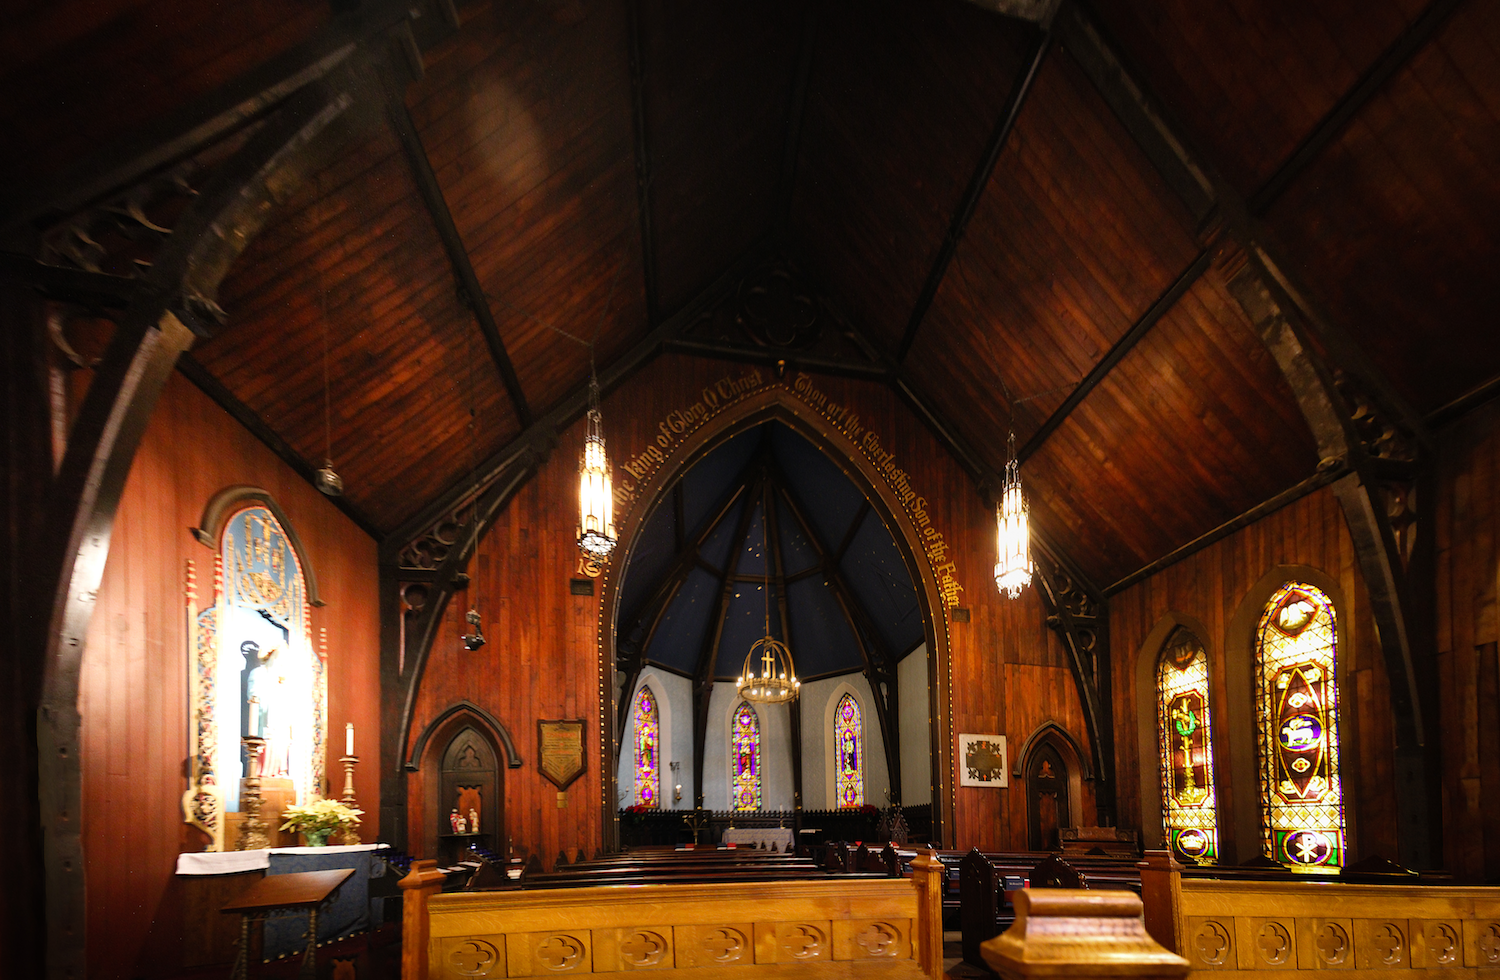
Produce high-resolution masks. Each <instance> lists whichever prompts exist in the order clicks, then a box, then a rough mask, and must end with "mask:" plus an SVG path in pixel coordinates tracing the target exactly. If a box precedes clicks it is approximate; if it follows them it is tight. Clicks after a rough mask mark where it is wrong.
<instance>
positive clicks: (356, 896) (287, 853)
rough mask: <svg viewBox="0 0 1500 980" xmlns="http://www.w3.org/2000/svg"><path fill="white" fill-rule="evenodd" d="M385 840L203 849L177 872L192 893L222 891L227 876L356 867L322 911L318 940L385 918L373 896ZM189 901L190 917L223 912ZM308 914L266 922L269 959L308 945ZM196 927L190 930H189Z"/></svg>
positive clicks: (183, 860)
mask: <svg viewBox="0 0 1500 980" xmlns="http://www.w3.org/2000/svg"><path fill="white" fill-rule="evenodd" d="M386 850H389V848H388V846H387V845H385V844H352V845H347V846H333V847H272V848H264V849H261V850H255V851H204V852H196V853H185V854H179V855H178V856H177V876H178V879H179V881H180V882H181V883H182V884H183V886H184V888H185V890H186V891H187V892H188V894H189V895H192V894H194V893H200V892H201V893H202V894H203V895H204V896H205V899H206V896H207V895H208V894H210V893H213V894H218V893H220V892H221V891H222V890H223V889H224V887H225V884H224V883H225V880H226V879H227V877H228V876H242V877H243V879H244V884H243V887H248V886H249V884H252V883H253V882H254V881H257V880H259V879H260V878H262V877H269V876H273V875H283V874H294V873H297V872H301V871H332V870H338V869H345V868H347V869H352V870H353V871H354V875H353V876H352V877H351V878H350V879H349V880H348V881H347V882H345V883H344V886H343V887H342V888H340V889H339V892H338V894H337V896H335V898H334V900H333V901H332V902H331V903H330V904H329V905H328V906H327V907H326V908H324V909H323V910H322V911H321V912H320V913H319V914H318V943H319V944H320V945H321V944H322V943H326V942H330V941H332V940H335V939H342V938H344V937H345V936H351V935H354V934H356V933H360V932H366V931H368V930H370V929H373V928H375V927H377V926H379V925H381V924H382V922H383V921H384V899H383V898H382V897H380V896H374V897H372V896H371V893H370V882H371V881H372V880H374V879H377V878H380V877H383V876H384V875H385V873H386V863H385V860H384V857H383V853H382V852H384V851H386ZM196 904H198V903H195V902H192V901H189V902H188V903H187V904H186V907H185V911H186V913H187V914H188V915H189V916H197V915H200V914H201V915H204V916H218V909H219V905H220V904H222V903H215V902H213V901H212V900H207V899H206V901H205V902H204V903H203V904H205V905H212V907H211V908H201V909H199V908H195V905H196ZM306 929H307V916H305V915H287V916H279V917H276V918H271V919H267V920H266V922H265V933H264V942H263V946H262V950H263V952H262V957H263V959H264V960H265V961H267V962H269V961H271V960H274V959H278V958H280V957H283V956H287V955H289V954H292V953H296V952H299V951H301V950H302V949H303V947H304V945H305V941H304V939H303V934H304V933H305V931H306ZM189 931H190V932H191V930H189Z"/></svg>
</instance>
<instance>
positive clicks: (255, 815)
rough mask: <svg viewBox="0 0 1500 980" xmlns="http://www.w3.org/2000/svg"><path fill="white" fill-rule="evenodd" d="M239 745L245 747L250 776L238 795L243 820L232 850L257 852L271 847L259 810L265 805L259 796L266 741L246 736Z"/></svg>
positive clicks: (253, 736)
mask: <svg viewBox="0 0 1500 980" xmlns="http://www.w3.org/2000/svg"><path fill="white" fill-rule="evenodd" d="M240 744H241V745H243V746H244V747H245V753H246V757H247V759H248V761H249V765H248V766H247V769H248V770H249V773H250V774H249V775H247V776H246V777H245V782H244V792H243V793H241V795H240V812H242V813H243V814H244V815H245V819H244V820H243V821H242V822H241V823H240V839H239V840H238V841H236V842H235V845H234V849H235V850H237V851H258V850H260V849H261V848H264V847H270V846H271V836H270V834H268V833H267V832H266V831H267V830H268V829H269V828H268V827H267V826H266V822H265V821H264V820H262V819H261V818H260V808H261V807H262V806H264V805H265V800H263V799H262V798H261V795H260V775H261V773H260V768H261V752H262V751H263V750H264V749H265V747H266V740H265V739H263V738H261V737H260V736H259V735H246V736H244V737H243V738H241V739H240Z"/></svg>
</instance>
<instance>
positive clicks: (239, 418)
mask: <svg viewBox="0 0 1500 980" xmlns="http://www.w3.org/2000/svg"><path fill="white" fill-rule="evenodd" d="M177 373H178V374H181V375H182V376H183V377H184V378H187V379H188V380H189V381H191V382H192V383H193V384H194V385H196V386H197V388H198V390H199V391H201V392H203V393H204V394H205V395H207V396H208V397H209V399H210V400H211V401H212V402H213V403H214V404H215V405H218V406H219V407H220V408H222V409H223V410H224V411H226V412H228V413H229V415H230V417H231V418H233V419H234V420H235V421H236V422H238V423H239V424H240V425H242V426H244V427H245V428H246V429H248V430H249V432H250V434H251V435H253V436H255V438H257V439H259V440H260V441H261V443H262V444H263V445H264V446H265V447H266V448H267V449H269V450H271V452H273V453H275V454H276V455H277V457H278V458H280V460H281V461H282V462H283V463H285V464H286V465H287V466H289V467H291V469H292V472H294V473H296V474H297V475H298V476H300V477H301V478H302V479H304V480H306V481H307V482H308V483H309V484H310V485H312V486H317V482H318V481H317V467H315V466H313V465H312V464H311V463H309V462H308V461H307V460H306V459H305V458H304V457H303V456H302V454H301V453H299V452H297V450H295V449H293V448H292V446H291V443H289V442H287V441H286V440H285V439H283V438H281V436H279V435H277V434H276V432H275V430H273V429H272V428H271V427H270V426H269V425H267V424H266V421H265V419H263V418H261V417H260V416H259V415H257V414H256V413H255V411H254V410H253V409H251V408H250V406H249V405H246V404H245V403H244V402H242V401H240V400H239V399H238V398H236V397H235V395H234V392H232V391H230V390H229V389H228V388H226V387H224V383H223V382H222V381H220V380H219V379H218V378H216V377H214V376H213V375H212V374H209V373H208V370H207V369H206V368H204V366H203V365H202V364H200V363H198V361H197V359H196V358H194V357H193V356H192V354H183V355H182V356H181V357H180V358H178V359H177ZM328 502H329V503H331V504H333V506H335V507H337V508H338V509H339V510H340V511H342V512H343V514H344V516H345V517H347V518H349V519H350V520H351V521H353V522H354V523H355V524H357V525H359V527H360V530H362V531H364V532H365V533H366V534H368V535H369V536H370V537H372V538H374V539H375V540H376V541H379V540H380V539H381V533H380V528H379V527H377V526H376V525H375V522H374V521H373V520H371V519H370V516H369V515H368V514H366V513H365V512H364V511H362V510H360V509H359V507H358V506H357V505H356V504H354V503H353V502H352V501H351V500H350V499H349V498H348V497H344V496H339V497H329V498H328Z"/></svg>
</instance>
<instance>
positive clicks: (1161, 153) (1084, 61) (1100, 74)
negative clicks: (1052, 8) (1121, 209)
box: [1053, 3, 1218, 221]
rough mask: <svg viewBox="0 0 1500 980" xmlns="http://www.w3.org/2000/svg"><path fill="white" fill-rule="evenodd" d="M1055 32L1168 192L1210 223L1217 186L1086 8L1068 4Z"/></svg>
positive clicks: (1060, 14)
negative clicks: (1123, 61)
mask: <svg viewBox="0 0 1500 980" xmlns="http://www.w3.org/2000/svg"><path fill="white" fill-rule="evenodd" d="M1053 30H1055V31H1056V32H1057V35H1058V40H1059V41H1060V42H1061V44H1062V46H1063V48H1064V50H1066V51H1067V52H1068V55H1069V56H1070V57H1071V58H1072V59H1073V61H1074V62H1075V63H1077V65H1078V66H1079V67H1080V68H1082V69H1083V72H1084V74H1085V75H1087V76H1088V78H1089V81H1091V82H1092V83H1093V85H1094V88H1095V90H1096V91H1097V92H1098V93H1099V95H1100V96H1101V97H1102V98H1103V99H1104V101H1105V103H1106V104H1108V105H1109V107H1110V110H1111V111H1112V112H1113V113H1114V114H1115V118H1116V119H1118V120H1119V121H1120V123H1121V125H1123V126H1124V127H1125V129H1126V131H1127V132H1129V133H1130V136H1131V138H1132V139H1133V140H1134V141H1135V143H1136V145H1137V146H1138V147H1140V149H1141V152H1143V153H1145V154H1146V158H1147V159H1148V160H1150V161H1151V163H1152V165H1153V166H1155V167H1156V171H1157V173H1159V174H1161V176H1162V179H1163V180H1165V181H1166V182H1167V186H1168V187H1170V188H1172V191H1173V192H1174V193H1175V194H1176V195H1177V197H1178V198H1179V199H1180V200H1181V201H1182V203H1183V204H1184V205H1186V206H1187V209H1188V210H1189V211H1190V212H1191V213H1192V214H1193V216H1194V217H1195V218H1196V219H1197V220H1199V221H1204V220H1205V219H1206V218H1208V216H1209V215H1210V214H1211V213H1212V212H1213V210H1214V209H1215V207H1216V206H1217V205H1218V190H1217V189H1216V187H1215V183H1214V181H1213V180H1212V179H1211V178H1210V177H1209V175H1208V174H1206V173H1205V172H1204V170H1203V168H1202V167H1200V166H1199V165H1198V161H1197V160H1195V159H1194V158H1193V156H1192V154H1191V153H1189V152H1188V149H1187V146H1186V145H1185V144H1184V143H1183V142H1182V140H1181V139H1179V138H1178V136H1177V134H1176V133H1175V132H1174V131H1173V129H1172V128H1171V127H1170V126H1168V125H1167V123H1166V120H1165V119H1164V118H1163V116H1162V113H1161V111H1160V110H1159V109H1158V108H1157V106H1156V104H1155V103H1154V102H1153V101H1152V100H1150V99H1148V98H1147V97H1146V93H1145V91H1144V90H1143V89H1142V88H1141V86H1140V85H1139V84H1138V83H1137V82H1136V80H1135V79H1134V78H1133V77H1132V76H1131V74H1130V72H1128V71H1127V70H1126V69H1125V67H1124V65H1123V64H1122V63H1121V61H1120V58H1119V57H1118V55H1116V53H1115V51H1114V48H1113V47H1112V46H1111V45H1110V44H1108V43H1107V42H1106V41H1105V39H1104V36H1103V34H1102V32H1101V31H1100V30H1099V27H1098V25H1097V24H1095V22H1094V21H1093V19H1092V18H1091V17H1090V16H1089V15H1088V13H1087V12H1085V11H1084V9H1083V7H1082V5H1081V4H1078V3H1068V4H1064V5H1063V8H1062V10H1061V11H1059V12H1058V16H1057V19H1056V20H1055V21H1054V22H1053Z"/></svg>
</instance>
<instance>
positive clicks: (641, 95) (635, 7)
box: [625, 0, 661, 326]
mask: <svg viewBox="0 0 1500 980" xmlns="http://www.w3.org/2000/svg"><path fill="white" fill-rule="evenodd" d="M625 9H626V14H627V16H628V17H629V21H630V23H629V27H628V30H629V35H630V116H631V121H632V123H633V124H634V129H635V193H636V197H635V201H636V211H637V213H638V214H639V215H640V222H641V277H642V279H643V280H644V282H643V285H644V287H645V291H646V322H647V323H648V324H650V325H652V326H655V325H656V323H657V321H658V318H659V317H660V316H661V300H660V298H659V294H658V289H657V282H656V231H655V228H654V227H653V222H652V218H651V146H650V143H649V142H648V141H647V138H646V51H645V46H644V44H643V43H642V30H643V28H642V27H641V0H626V3H625Z"/></svg>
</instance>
